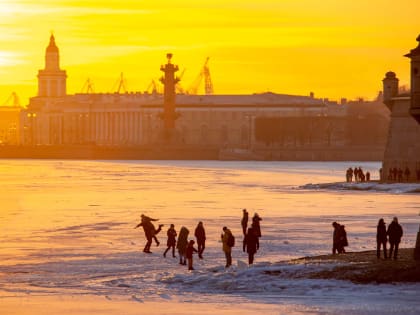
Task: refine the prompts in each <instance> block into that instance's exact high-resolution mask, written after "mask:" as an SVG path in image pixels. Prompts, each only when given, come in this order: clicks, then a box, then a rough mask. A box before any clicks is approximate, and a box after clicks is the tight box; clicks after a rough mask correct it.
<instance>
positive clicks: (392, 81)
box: [382, 71, 399, 110]
mask: <svg viewBox="0 0 420 315" xmlns="http://www.w3.org/2000/svg"><path fill="white" fill-rule="evenodd" d="M398 81H399V80H398V78H397V76H396V75H395V72H392V71H389V72H387V73H386V74H385V78H384V79H383V80H382V83H383V102H384V104H385V105H386V106H387V107H388V109H389V110H392V99H393V98H394V97H396V96H397V95H398Z"/></svg>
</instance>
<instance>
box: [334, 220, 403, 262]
mask: <svg viewBox="0 0 420 315" xmlns="http://www.w3.org/2000/svg"><path fill="white" fill-rule="evenodd" d="M332 226H333V227H334V232H333V249H332V253H333V254H336V253H338V254H342V253H345V252H346V251H345V249H344V247H346V246H348V245H349V243H348V241H347V232H346V230H345V227H344V225H342V224H339V223H337V222H333V223H332ZM402 236H403V229H402V227H401V225H400V224H399V223H398V218H397V217H394V219H393V220H392V222H391V224H390V225H389V226H388V229H387V228H386V224H385V221H384V219H382V218H381V219H379V222H378V226H377V229H376V256H377V257H378V259H379V258H381V247H382V248H383V251H384V258H385V259H387V258H394V259H397V258H398V248H399V245H400V242H401V237H402ZM388 242H389V245H390V249H389V253H387V243H388Z"/></svg>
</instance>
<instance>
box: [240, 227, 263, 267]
mask: <svg viewBox="0 0 420 315" xmlns="http://www.w3.org/2000/svg"><path fill="white" fill-rule="evenodd" d="M258 249H259V243H258V237H257V235H255V232H254V229H253V228H252V227H250V228H249V229H248V232H247V234H246V235H245V238H244V244H243V251H244V252H245V251H246V252H247V253H248V264H249V265H252V264H253V263H254V255H255V254H256V253H257V250H258Z"/></svg>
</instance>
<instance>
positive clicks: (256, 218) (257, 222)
mask: <svg viewBox="0 0 420 315" xmlns="http://www.w3.org/2000/svg"><path fill="white" fill-rule="evenodd" d="M260 221H262V219H261V217H260V216H259V215H258V213H254V216H253V217H252V228H253V229H254V232H255V235H257V237H261V226H260Z"/></svg>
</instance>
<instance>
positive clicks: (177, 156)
mask: <svg viewBox="0 0 420 315" xmlns="http://www.w3.org/2000/svg"><path fill="white" fill-rule="evenodd" d="M382 156H383V148H382V147H375V148H371V147H369V148H368V147H364V146H346V147H341V146H340V147H329V146H327V147H326V146H319V147H315V146H314V147H296V146H295V147H283V148H270V147H258V148H257V147H256V148H253V149H252V150H249V149H235V148H231V149H220V148H219V147H218V146H212V145H187V144H182V145H178V144H165V143H157V144H145V145H124V146H116V145H95V144H79V145H77V144H75V145H25V146H23V145H0V158H2V159H75V160H226V161H371V162H372V161H380V160H381V159H382Z"/></svg>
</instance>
